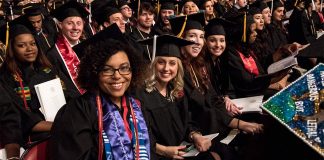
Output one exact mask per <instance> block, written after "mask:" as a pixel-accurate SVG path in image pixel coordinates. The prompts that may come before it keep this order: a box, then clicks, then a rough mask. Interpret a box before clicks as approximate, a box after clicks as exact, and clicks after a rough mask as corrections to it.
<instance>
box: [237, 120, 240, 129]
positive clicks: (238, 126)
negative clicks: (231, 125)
mask: <svg viewBox="0 0 324 160" xmlns="http://www.w3.org/2000/svg"><path fill="white" fill-rule="evenodd" d="M236 128H237V129H240V120H239V119H237V125H236Z"/></svg>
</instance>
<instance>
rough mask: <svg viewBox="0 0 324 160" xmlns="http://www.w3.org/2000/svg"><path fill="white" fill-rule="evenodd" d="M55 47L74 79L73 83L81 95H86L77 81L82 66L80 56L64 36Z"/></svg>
mask: <svg viewBox="0 0 324 160" xmlns="http://www.w3.org/2000/svg"><path fill="white" fill-rule="evenodd" d="M55 46H56V48H57V50H58V52H59V54H60V56H61V58H62V59H63V62H64V64H65V66H66V68H67V70H68V73H69V75H70V77H71V79H72V82H73V83H74V85H75V86H76V87H77V88H78V90H79V92H80V93H81V94H83V93H85V90H84V89H82V88H81V87H80V86H79V85H78V83H77V81H76V79H77V77H78V66H79V64H80V60H79V58H78V56H77V55H76V54H75V52H74V51H73V49H72V47H71V46H70V44H69V42H68V41H67V40H66V39H65V37H64V36H62V35H61V36H59V37H58V38H57V41H56V43H55Z"/></svg>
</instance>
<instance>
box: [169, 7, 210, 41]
mask: <svg viewBox="0 0 324 160" xmlns="http://www.w3.org/2000/svg"><path fill="white" fill-rule="evenodd" d="M169 21H170V24H171V29H172V32H173V33H174V34H175V35H177V37H180V36H181V35H182V33H183V32H184V31H185V30H189V29H199V30H204V29H203V26H205V24H206V22H205V13H204V12H198V13H195V14H190V15H185V16H178V17H170V18H169Z"/></svg>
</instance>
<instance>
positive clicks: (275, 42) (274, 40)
mask: <svg viewBox="0 0 324 160" xmlns="http://www.w3.org/2000/svg"><path fill="white" fill-rule="evenodd" d="M279 25H280V24H277V23H276V22H272V23H271V24H269V25H267V27H266V29H268V33H269V38H270V43H269V44H270V45H271V48H273V49H274V50H277V49H278V48H279V47H281V46H283V45H286V44H288V37H287V33H286V32H285V31H283V30H282V29H280V27H279Z"/></svg>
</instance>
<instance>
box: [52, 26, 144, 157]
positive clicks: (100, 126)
mask: <svg viewBox="0 0 324 160" xmlns="http://www.w3.org/2000/svg"><path fill="white" fill-rule="evenodd" d="M101 33H103V32H101ZM101 33H97V34H101ZM120 34H121V32H120ZM118 36H122V35H118ZM91 41H92V42H95V44H90V45H86V46H85V47H84V49H85V50H84V52H85V56H84V58H83V59H82V60H81V63H80V66H79V68H80V71H79V75H78V82H79V84H80V86H81V87H82V88H83V89H86V90H87V92H86V93H85V94H84V95H82V96H81V97H79V98H78V99H75V100H73V101H72V102H71V103H67V105H66V106H64V107H63V108H62V109H61V110H60V111H59V113H58V114H57V116H56V119H55V122H54V125H53V130H52V131H53V132H52V138H51V141H50V157H51V158H50V159H53V160H54V159H92V160H94V159H99V160H102V159H103V157H104V159H110V158H112V159H122V158H125V157H127V158H126V159H150V154H149V153H150V152H149V151H150V148H149V143H150V141H149V136H148V129H147V127H146V123H145V121H144V118H143V114H142V112H141V108H140V106H141V105H140V103H138V101H137V100H136V99H134V98H133V97H132V96H131V95H130V91H131V90H132V89H133V86H134V85H131V84H139V83H140V82H138V80H139V77H140V73H143V71H141V69H142V68H143V67H141V64H142V63H141V61H140V59H139V58H137V57H136V53H134V52H133V50H132V49H131V48H129V47H128V46H127V45H125V44H123V43H122V42H119V41H116V40H112V39H106V40H102V39H100V40H92V39H91ZM71 126H73V127H71Z"/></svg>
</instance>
